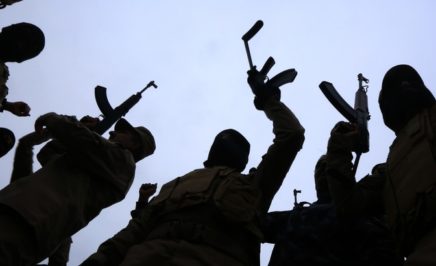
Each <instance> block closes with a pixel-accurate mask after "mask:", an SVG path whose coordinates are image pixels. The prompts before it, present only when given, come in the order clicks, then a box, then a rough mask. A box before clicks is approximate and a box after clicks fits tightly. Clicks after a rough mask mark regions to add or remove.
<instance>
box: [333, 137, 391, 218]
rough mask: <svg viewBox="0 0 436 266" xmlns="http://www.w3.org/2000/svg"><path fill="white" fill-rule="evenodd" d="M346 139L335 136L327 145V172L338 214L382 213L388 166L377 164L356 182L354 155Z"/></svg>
mask: <svg viewBox="0 0 436 266" xmlns="http://www.w3.org/2000/svg"><path fill="white" fill-rule="evenodd" d="M346 141H347V140H345V139H341V138H340V137H334V136H332V137H331V138H330V140H329V144H328V148H327V158H326V175H327V180H328V184H329V190H330V195H331V198H332V200H333V203H334V204H335V206H336V209H337V212H338V215H339V216H350V215H352V216H358V215H379V214H381V213H382V212H383V200H382V193H383V187H384V183H385V180H386V177H385V173H384V167H385V166H384V165H379V166H378V167H375V168H374V170H373V173H372V174H371V175H367V176H365V177H364V178H362V179H361V180H360V181H359V182H356V180H355V177H354V176H353V173H352V167H353V163H352V159H353V156H352V153H351V150H350V149H349V148H348V147H349V146H350V145H349V143H346Z"/></svg>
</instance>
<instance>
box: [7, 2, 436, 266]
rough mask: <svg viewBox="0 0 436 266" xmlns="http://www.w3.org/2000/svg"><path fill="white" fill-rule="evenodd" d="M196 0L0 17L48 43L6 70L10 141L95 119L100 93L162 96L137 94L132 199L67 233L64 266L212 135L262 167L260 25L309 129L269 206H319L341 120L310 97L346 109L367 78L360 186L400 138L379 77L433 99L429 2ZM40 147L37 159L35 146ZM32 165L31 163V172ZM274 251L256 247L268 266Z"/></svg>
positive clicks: (433, 20)
mask: <svg viewBox="0 0 436 266" xmlns="http://www.w3.org/2000/svg"><path fill="white" fill-rule="evenodd" d="M226 2H227V3H224V2H223V1H194V0H185V1H180V0H172V1H171V0H161V1H146V0H136V1H133V0H125V1H113V0H93V1H85V0H76V1H65V0H58V1H48V0H23V1H22V2H19V3H17V4H14V5H12V6H9V7H7V8H5V9H2V10H0V26H1V27H4V26H8V25H10V24H13V23H18V22H23V21H25V22H30V23H34V24H35V25H38V26H39V27H40V28H41V29H42V30H43V31H44V33H45V36H46V46H45V49H44V51H43V52H42V53H41V54H40V55H39V56H38V57H36V58H34V59H31V60H29V61H26V62H23V63H21V64H17V63H10V64H8V66H9V69H10V72H11V76H10V80H9V82H8V86H9V89H10V92H9V96H8V100H10V101H19V100H21V101H25V102H27V103H28V104H29V105H30V106H31V108H32V111H31V116H30V117H25V118H20V117H15V116H13V115H11V114H10V113H2V114H0V123H1V124H0V125H1V126H2V127H7V128H9V129H11V130H13V131H14V132H15V135H16V137H17V139H18V138H20V137H21V136H23V135H24V134H27V133H29V132H30V131H32V129H33V122H34V121H35V119H36V118H37V117H38V116H39V115H42V114H44V113H47V112H51V111H54V112H57V113H59V114H68V115H76V116H77V117H79V118H80V117H82V116H84V115H93V116H97V115H99V114H100V112H99V110H98V107H97V105H96V103H95V99H94V87H95V86H96V85H102V86H105V87H107V89H108V90H107V94H108V98H109V101H110V102H111V104H112V105H113V106H116V105H118V104H119V103H121V102H122V101H124V100H125V99H126V98H127V97H129V96H130V95H132V94H133V93H136V92H137V91H139V90H141V89H142V88H143V87H144V86H145V85H146V84H147V83H148V82H149V81H150V80H154V81H155V82H156V84H157V85H158V86H159V87H158V88H157V89H156V90H154V89H150V90H149V91H146V92H145V93H144V94H143V98H142V100H141V101H140V102H139V104H137V105H136V106H135V107H134V108H133V109H132V110H131V111H130V113H128V114H127V116H126V118H127V119H128V120H129V121H130V122H131V123H132V124H134V125H144V126H146V127H147V128H149V129H150V130H151V131H152V132H153V134H154V136H155V139H156V143H157V149H156V152H155V153H154V154H153V155H152V156H151V157H148V158H146V159H144V160H143V161H141V162H140V163H138V165H137V172H136V178H135V181H134V183H133V186H132V188H131V190H130V191H129V193H128V195H127V196H126V198H125V199H124V200H123V201H122V202H120V203H118V204H116V205H113V206H112V207H110V208H108V209H105V210H103V211H102V212H101V214H100V215H99V216H98V217H97V218H96V219H94V220H93V221H92V222H91V223H90V224H89V225H88V226H87V227H85V228H84V229H83V230H81V231H80V232H78V233H77V234H75V235H74V236H73V241H74V243H73V246H72V250H71V254H70V263H69V265H78V264H79V263H80V262H82V261H83V260H84V259H85V258H87V257H88V256H89V255H91V254H92V253H93V252H95V251H96V249H97V247H98V245H99V244H100V243H102V242H103V241H104V240H106V239H108V238H109V237H111V236H112V235H114V234H115V233H117V232H118V231H119V230H121V229H122V228H124V227H125V226H126V225H127V222H128V220H129V219H130V210H131V209H132V208H134V206H135V201H136V199H137V195H138V189H139V186H140V185H141V184H142V183H145V182H149V183H158V184H159V186H160V185H162V184H163V183H165V182H167V181H170V180H172V179H173V178H175V177H177V176H180V175H183V174H184V173H186V172H188V171H191V170H193V169H195V168H200V167H202V163H203V161H204V160H205V159H206V157H207V154H208V151H209V147H210V145H211V143H212V141H213V138H214V136H215V135H216V134H217V133H218V132H219V131H221V130H222V129H226V128H235V129H237V130H238V131H240V132H241V133H242V134H244V135H245V136H246V137H247V139H248V140H249V141H250V143H251V154H250V161H249V163H248V166H247V170H248V169H249V168H250V167H253V166H257V164H258V163H259V161H260V159H261V156H262V155H263V154H264V153H265V152H266V150H267V148H268V146H269V145H270V144H271V142H272V139H273V134H272V124H271V122H270V121H269V120H268V119H267V118H266V117H265V115H264V114H263V113H262V112H259V111H257V110H256V109H255V108H254V106H253V104H252V101H253V96H252V93H251V90H250V89H249V87H248V85H247V84H246V71H247V70H248V61H247V57H246V54H245V49H244V45H243V41H242V40H241V36H242V35H243V34H244V33H245V32H246V31H247V30H248V29H249V28H250V27H251V26H252V25H253V24H254V22H256V21H257V20H259V19H261V20H263V22H264V27H263V28H262V30H261V31H260V32H259V33H258V34H257V35H256V36H255V37H254V38H253V39H252V40H251V41H250V48H251V53H252V56H253V61H254V63H255V64H257V65H259V66H261V65H263V63H264V62H265V60H266V59H267V58H268V56H273V57H274V59H275V60H276V65H275V66H274V67H273V69H272V70H271V72H270V74H271V76H273V75H275V74H276V73H278V72H280V71H282V70H284V69H287V68H295V69H296V70H297V71H298V76H297V78H296V79H295V81H294V82H293V83H292V84H288V85H285V86H283V87H282V101H283V102H284V103H286V104H287V105H288V106H289V107H290V108H291V109H292V110H293V112H294V113H295V114H296V116H297V117H298V118H299V120H300V122H301V123H302V125H303V126H304V127H305V129H306V141H305V143H304V147H303V149H302V150H301V152H300V153H299V154H298V156H297V159H296V160H295V162H294V164H293V166H292V168H291V170H290V172H289V173H288V175H287V177H286V180H285V181H284V183H283V186H282V187H281V189H280V191H279V192H278V194H277V195H276V197H275V199H274V201H273V204H272V206H271V209H270V210H286V209H290V208H292V206H293V196H292V190H293V189H294V188H297V189H300V190H302V194H300V195H299V200H305V201H314V200H315V190H314V182H313V169H314V165H315V163H316V161H317V159H318V158H319V156H320V155H322V154H323V153H324V152H325V151H326V143H327V140H328V137H329V133H330V130H331V128H332V127H333V126H334V125H335V123H336V122H337V121H339V120H343V118H342V117H341V115H340V114H339V113H338V112H337V111H336V110H335V109H334V107H333V106H332V105H330V103H329V102H328V101H327V99H326V98H325V97H324V95H323V94H322V93H321V91H320V90H319V88H318V85H319V83H320V82H321V81H323V80H326V81H330V82H332V83H333V84H334V85H335V87H336V89H337V90H338V92H339V93H340V94H341V95H342V96H343V98H344V99H346V100H347V101H348V102H349V103H350V104H351V105H353V101H354V93H355V91H356V89H357V87H358V82H357V74H358V73H363V75H364V76H365V77H367V78H368V79H369V80H370V83H369V86H370V87H369V91H368V99H369V109H370V112H371V120H370V121H369V130H370V134H371V139H370V144H371V147H370V149H371V150H370V152H369V153H368V154H364V155H363V156H362V159H361V164H360V166H359V169H358V173H357V176H358V177H362V176H364V175H366V174H367V173H369V172H370V171H371V168H372V166H373V165H375V164H376V163H380V162H383V161H384V160H385V158H386V155H387V153H388V150H389V145H390V144H391V142H392V140H393V138H394V134H393V133H392V132H391V131H389V130H388V129H387V128H386V127H385V126H384V124H383V121H382V118H381V115H380V111H379V108H378V103H377V98H378V92H379V89H380V84H381V81H382V78H383V75H384V74H385V72H386V71H387V70H388V69H389V68H390V67H392V66H394V65H397V64H402V63H406V64H410V65H412V66H413V67H415V68H416V69H417V70H418V72H419V73H420V74H421V76H422V78H423V79H424V82H425V83H426V85H427V86H428V87H429V88H430V90H431V91H432V92H433V93H436V91H435V89H434V87H435V84H436V80H435V79H436V75H435V73H434V64H435V62H436V58H435V53H434V51H435V47H436V38H435V37H434V34H435V25H436V16H435V15H434V14H435V9H436V2H434V1H432V0H427V1H425V0H415V1H406V0H378V1H363V0H358V1H356V0H355V1H347V0H342V1H341V0H330V1H321V0H319V1H291V0H289V1H284V0H282V1H278V0H269V1H260V0H250V1H249V0H246V1H245V0H234V1H226ZM36 151H37V150H36ZM13 155H14V151H11V152H9V153H8V154H7V155H6V156H4V157H3V158H1V159H0V174H1V176H2V178H1V179H0V187H3V186H6V185H7V184H8V182H9V177H10V173H11V166H12V159H13ZM37 168H39V165H38V164H37V163H35V165H34V169H35V170H36V169H37ZM271 248H272V246H271V245H263V246H262V265H267V262H268V258H269V254H270V252H271Z"/></svg>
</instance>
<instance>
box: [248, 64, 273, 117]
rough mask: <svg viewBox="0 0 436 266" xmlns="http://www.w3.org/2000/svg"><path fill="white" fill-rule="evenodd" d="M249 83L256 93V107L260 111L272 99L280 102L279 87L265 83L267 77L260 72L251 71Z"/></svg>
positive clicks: (249, 72)
mask: <svg viewBox="0 0 436 266" xmlns="http://www.w3.org/2000/svg"><path fill="white" fill-rule="evenodd" d="M247 74H248V78H247V82H248V85H250V88H251V90H252V92H253V93H254V95H255V97H254V106H255V107H256V109H258V110H264V108H265V104H266V102H268V100H270V99H271V98H274V99H276V100H280V96H281V92H280V89H279V88H278V87H275V86H271V85H269V84H268V82H266V83H265V78H266V77H265V75H263V74H262V73H260V72H259V71H258V70H256V69H255V68H254V69H250V70H249V71H248V72H247Z"/></svg>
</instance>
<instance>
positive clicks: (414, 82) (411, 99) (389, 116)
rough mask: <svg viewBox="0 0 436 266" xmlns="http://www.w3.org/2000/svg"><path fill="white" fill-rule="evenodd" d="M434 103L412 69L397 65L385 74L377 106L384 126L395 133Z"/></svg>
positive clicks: (432, 97) (407, 66)
mask: <svg viewBox="0 0 436 266" xmlns="http://www.w3.org/2000/svg"><path fill="white" fill-rule="evenodd" d="M434 103H435V98H434V96H433V95H432V93H431V92H430V91H429V90H428V89H427V87H426V86H425V84H424V82H423V81H422V79H421V76H420V75H419V74H418V72H417V71H416V70H415V69H414V68H413V67H411V66H409V65H397V66H394V67H392V68H391V69H389V70H388V71H387V72H386V74H385V76H384V78H383V83H382V88H381V91H380V95H379V105H380V110H381V112H382V114H383V120H384V122H385V124H386V126H387V127H389V128H390V129H392V130H393V131H394V132H395V133H398V132H399V131H400V130H401V129H402V128H403V127H404V126H405V125H406V124H407V122H408V121H409V120H410V119H411V118H412V117H414V116H415V115H416V114H417V113H419V112H420V111H421V110H423V109H425V108H428V107H430V106H431V105H433V104H434Z"/></svg>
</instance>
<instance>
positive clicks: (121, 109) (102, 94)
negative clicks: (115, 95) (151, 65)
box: [94, 81, 157, 135]
mask: <svg viewBox="0 0 436 266" xmlns="http://www.w3.org/2000/svg"><path fill="white" fill-rule="evenodd" d="M149 87H154V88H157V85H156V84H155V83H154V81H150V82H149V83H148V84H147V86H145V88H143V89H142V90H141V91H139V92H137V93H136V94H133V95H132V96H130V97H129V98H128V99H127V100H125V101H124V102H123V103H122V104H120V105H119V106H117V107H115V109H114V108H112V106H111V105H110V103H109V101H108V99H107V95H106V88H105V87H102V86H97V87H95V101H96V102H97V105H98V108H99V109H100V111H101V112H102V116H103V120H101V121H100V122H99V123H98V124H97V126H96V128H95V129H94V131H95V132H97V133H98V134H100V135H103V133H104V132H106V131H107V130H108V129H109V128H110V127H111V126H112V125H113V124H115V122H117V121H118V120H119V119H120V118H121V117H123V116H125V115H126V114H127V112H128V111H129V110H130V109H131V108H132V107H133V106H134V105H135V104H137V103H138V102H139V100H140V99H141V97H142V96H141V94H142V93H143V92H144V91H145V90H146V89H148V88H149Z"/></svg>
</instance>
